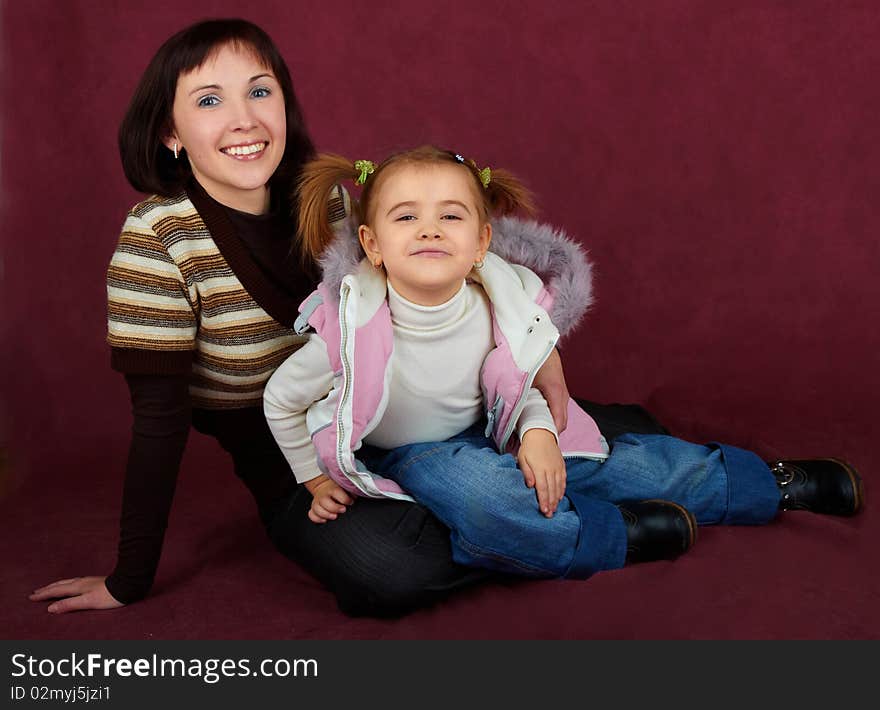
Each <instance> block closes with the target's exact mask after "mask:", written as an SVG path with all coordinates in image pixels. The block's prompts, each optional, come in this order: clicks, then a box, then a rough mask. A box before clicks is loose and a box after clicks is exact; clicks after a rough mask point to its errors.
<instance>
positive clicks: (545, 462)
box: [517, 429, 565, 518]
mask: <svg viewBox="0 0 880 710" xmlns="http://www.w3.org/2000/svg"><path fill="white" fill-rule="evenodd" d="M517 462H518V463H519V467H520V469H522V472H523V476H524V477H525V479H526V486H528V487H529V488H534V489H535V490H536V492H537V494H538V507H540V509H541V512H542V513H543V514H544V515H545V516H546V517H548V518H552V517H553V513H555V512H556V508H557V506H558V505H559V501H561V500H562V496H563V495H565V461H564V460H563V458H562V452H561V451H560V450H559V444H557V443H556V437H555V436H553V434H552V433H551V432H549V431H547V430H546V429H529V430H528V431H527V432H526V433H525V434H523V438H522V443H521V444H520V447H519V454H518V455H517Z"/></svg>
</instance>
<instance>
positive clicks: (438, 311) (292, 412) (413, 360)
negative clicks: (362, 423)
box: [265, 282, 556, 483]
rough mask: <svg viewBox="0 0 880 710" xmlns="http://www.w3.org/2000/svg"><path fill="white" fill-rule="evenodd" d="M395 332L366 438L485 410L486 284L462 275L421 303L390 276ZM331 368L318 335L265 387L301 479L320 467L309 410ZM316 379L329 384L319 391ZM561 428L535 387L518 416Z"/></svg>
mask: <svg viewBox="0 0 880 710" xmlns="http://www.w3.org/2000/svg"><path fill="white" fill-rule="evenodd" d="M388 305H389V308H390V310H391V323H392V327H393V334H394V352H393V355H392V359H391V381H390V385H389V395H388V404H387V407H386V409H385V413H384V414H383V416H382V419H381V421H380V422H379V423H378V425H377V426H376V428H375V429H374V430H373V431H372V432H370V433H369V434H368V435H367V437H366V439H365V441H366V443H368V444H371V445H373V446H378V447H380V448H383V449H392V448H395V447H397V446H402V445H404V444H413V443H417V442H423V441H445V440H446V439H448V438H449V437H451V436H453V435H455V434H457V433H459V432H460V431H463V430H464V429H467V428H468V427H469V426H471V425H472V424H474V423H476V422H478V421H479V420H480V419H481V418H482V417H483V412H484V411H485V407H484V404H483V393H482V389H481V387H480V369H481V367H482V365H483V360H485V358H486V356H487V355H488V354H489V352H490V351H491V350H492V348H493V347H494V346H495V342H494V338H493V336H492V317H491V311H490V305H489V298H488V296H487V295H486V292H485V291H484V290H483V288H482V287H481V286H479V285H478V284H474V283H466V282H462V287H461V289H459V291H458V292H457V293H456V294H455V295H454V296H453V297H452V298H451V299H449V300H448V301H447V302H446V303H443V304H441V305H439V306H420V305H418V304H415V303H412V302H411V301H408V300H406V299H405V298H403V297H402V296H401V295H400V294H399V293H397V292H396V291H395V290H394V288H393V287H392V286H391V284H390V283H389V284H388ZM331 382H332V373H331V372H330V364H329V361H328V359H327V354H326V345H325V344H324V342H323V341H322V340H321V339H320V338H319V337H318V336H316V335H312V336H311V338H310V339H309V342H308V343H307V344H306V345H305V346H303V347H302V348H301V349H300V350H299V351H297V352H296V353H295V355H294V356H293V357H291V358H288V360H287V361H286V362H285V363H284V364H282V366H281V367H280V368H279V369H278V370H277V371H276V373H275V375H273V377H272V379H271V380H270V381H269V385H268V386H267V388H266V396H265V409H266V415H267V418H268V420H269V425H270V427H271V429H272V433H273V434H274V435H275V438H276V440H277V441H278V444H279V446H280V447H281V449H282V451H283V452H284V454H285V456H286V458H287V460H288V463H290V465H291V468H292V469H293V472H294V475H295V476H296V479H297V480H298V481H299V482H300V483H302V482H304V481H308V480H310V479H312V478H315V477H316V476H318V475H319V474H320V469H319V468H318V463H317V455H316V453H315V450H314V447H313V446H312V443H311V439H310V437H309V434H308V429H307V428H306V416H305V411H306V410H307V409H308V407H309V405H311V404H312V402H314V401H315V400H316V399H319V398H320V397H322V396H323V395H325V394H326V393H327V391H329V387H330V384H331ZM316 387H318V388H321V389H322V390H323V391H322V392H321V393H320V394H318V393H316V391H315V390H316ZM529 429H547V430H549V431H551V432H553V434H554V435H555V434H556V428H555V426H554V425H553V418H552V417H551V416H550V410H549V409H548V407H547V403H546V401H545V400H544V398H543V396H542V395H541V393H540V392H539V391H538V390H536V389H531V390H530V391H529V393H528V396H527V399H526V404H525V407H524V409H523V410H522V414H521V415H520V417H519V421H518V422H517V432H518V434H519V436H520V437H522V435H523V434H524V433H525V432H526V431H528V430H529Z"/></svg>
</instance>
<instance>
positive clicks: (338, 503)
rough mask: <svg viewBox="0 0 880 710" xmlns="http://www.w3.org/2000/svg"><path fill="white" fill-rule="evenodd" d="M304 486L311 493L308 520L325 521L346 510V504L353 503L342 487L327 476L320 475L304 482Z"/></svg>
mask: <svg viewBox="0 0 880 710" xmlns="http://www.w3.org/2000/svg"><path fill="white" fill-rule="evenodd" d="M304 485H305V487H306V488H308V490H309V493H311V494H312V507H311V509H310V510H309V520H311V521H312V522H313V523H326V522H327V521H328V520H336V518H337V517H338V516H339V515H341V514H342V513H344V512H345V511H346V506H348V505H351V504H352V503H354V498H352V497H351V496H350V495H349V494H348V493H347V492H346V491H345V489H344V488H342V487H341V486H340V485H339V484H338V483H336V481H334V480H333V479H331V478H330V477H329V476H326V475H323V474H322V475H320V476H318V477H317V478H313V479H312V480H310V481H306V482H305V484H304Z"/></svg>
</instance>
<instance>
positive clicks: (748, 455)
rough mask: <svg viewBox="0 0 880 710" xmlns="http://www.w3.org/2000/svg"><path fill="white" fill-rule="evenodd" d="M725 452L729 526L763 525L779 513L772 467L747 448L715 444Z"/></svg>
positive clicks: (777, 493) (723, 455) (726, 520)
mask: <svg viewBox="0 0 880 710" xmlns="http://www.w3.org/2000/svg"><path fill="white" fill-rule="evenodd" d="M709 446H711V447H713V448H717V449H719V450H720V451H721V458H722V460H723V462H724V469H725V471H726V473H727V512H726V513H725V515H724V517H723V518H722V519H721V521H720V522H721V523H723V524H726V525H763V524H764V523H767V522H769V521H771V520H772V519H773V518H775V517H776V513H777V512H778V511H779V487H778V486H777V485H776V479H775V478H774V477H773V474H772V473H771V472H770V467H769V466H768V465H767V464H766V463H765V462H764V461H762V460H761V458H760V457H759V456H758V455H757V454H754V453H752V452H751V451H746V450H745V449H740V448H737V447H736V446H730V445H728V444H719V443H717V442H712V443H711V444H709Z"/></svg>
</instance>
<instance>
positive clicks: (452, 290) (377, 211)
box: [359, 163, 492, 306]
mask: <svg viewBox="0 0 880 710" xmlns="http://www.w3.org/2000/svg"><path fill="white" fill-rule="evenodd" d="M390 170H392V171H393V172H391V173H390V174H388V173H386V174H385V175H383V182H382V183H381V185H379V190H378V192H377V193H374V195H373V198H374V199H373V204H372V205H371V209H370V212H371V217H370V222H371V223H370V225H369V226H367V225H361V227H360V230H359V236H360V239H361V244H362V245H363V247H364V251H365V252H366V253H367V257H368V258H369V259H370V260H371V261H372V262H373V263H376V261H377V259H381V260H382V263H383V264H384V265H385V271H386V272H387V274H388V280H389V281H390V282H391V285H392V286H393V287H394V289H395V290H396V291H397V292H398V293H399V294H400V295H401V296H403V297H404V298H406V299H407V300H409V301H412V302H413V303H417V304H419V305H422V306H436V305H440V304H441V303H445V302H446V301H448V300H449V299H450V298H452V297H453V296H454V295H455V294H456V293H457V292H458V290H459V289H460V288H461V284H462V281H463V280H464V278H465V277H466V276H467V275H468V273H470V270H471V269H472V268H473V266H474V263H475V262H477V261H482V259H483V257H484V256H485V255H486V250H487V249H488V248H489V242H490V241H491V239H492V227H491V225H490V224H488V223H486V222H484V221H483V213H482V210H481V209H480V207H479V206H478V202H477V200H478V199H479V195H477V194H476V190H477V188H476V186H475V184H474V179H473V177H472V176H471V175H469V174H468V171H467V170H466V169H465V168H462V167H459V166H457V165H451V164H442V163H441V164H433V165H430V164H429V165H411V164H410V165H402V166H401V167H399V168H390Z"/></svg>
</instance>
